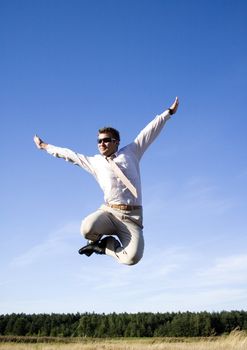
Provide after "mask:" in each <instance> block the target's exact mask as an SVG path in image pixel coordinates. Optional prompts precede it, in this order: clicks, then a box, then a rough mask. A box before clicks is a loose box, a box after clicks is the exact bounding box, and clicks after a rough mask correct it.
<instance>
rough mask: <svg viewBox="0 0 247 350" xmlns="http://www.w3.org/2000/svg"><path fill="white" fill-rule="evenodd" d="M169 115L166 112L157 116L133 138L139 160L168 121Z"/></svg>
mask: <svg viewBox="0 0 247 350" xmlns="http://www.w3.org/2000/svg"><path fill="white" fill-rule="evenodd" d="M170 117H171V116H170V113H169V111H168V110H166V111H165V112H163V113H162V114H160V115H157V116H156V117H155V118H154V119H153V120H152V121H151V122H150V123H149V124H148V125H147V126H146V127H145V128H144V129H142V131H141V132H140V133H139V134H138V136H137V137H136V138H135V141H134V143H135V144H136V147H137V152H138V155H139V158H141V157H142V155H143V153H144V152H145V151H146V149H147V148H148V147H149V146H150V145H151V143H152V142H153V141H154V140H155V139H156V137H157V136H158V135H159V133H160V132H161V130H162V128H163V126H164V125H165V123H166V121H167V120H168V119H170Z"/></svg>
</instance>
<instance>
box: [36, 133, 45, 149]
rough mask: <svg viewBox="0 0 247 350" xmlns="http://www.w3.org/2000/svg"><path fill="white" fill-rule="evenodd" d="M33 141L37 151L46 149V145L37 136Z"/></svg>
mask: <svg viewBox="0 0 247 350" xmlns="http://www.w3.org/2000/svg"><path fill="white" fill-rule="evenodd" d="M33 141H34V143H35V145H36V146H37V147H38V148H39V149H46V147H47V143H45V142H44V141H42V140H41V138H39V137H38V135H35V136H34V138H33Z"/></svg>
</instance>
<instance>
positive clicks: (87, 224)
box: [80, 218, 94, 238]
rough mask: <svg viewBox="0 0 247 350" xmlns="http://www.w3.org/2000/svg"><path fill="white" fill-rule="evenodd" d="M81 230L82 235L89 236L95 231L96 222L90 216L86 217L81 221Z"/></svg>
mask: <svg viewBox="0 0 247 350" xmlns="http://www.w3.org/2000/svg"><path fill="white" fill-rule="evenodd" d="M80 232H81V234H82V236H84V237H85V238H88V236H90V234H91V233H92V232H94V223H93V222H92V220H90V219H89V218H85V219H84V220H82V222H81V228H80Z"/></svg>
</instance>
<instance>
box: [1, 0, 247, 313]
mask: <svg viewBox="0 0 247 350" xmlns="http://www.w3.org/2000/svg"><path fill="white" fill-rule="evenodd" d="M246 38H247V2H246V1H245V0H207V1H206V0H188V1H184V0H114V1H113V0H66V1H65V0H49V1H48V0H42V1H41V0H36V1H32V0H22V1H19V0H0V50H1V55H0V62H1V65H0V77H1V78H0V90H1V103H0V115H1V139H0V143H1V147H0V150H1V151H0V152H1V201H0V206H1V208H0V210H1V220H0V234H1V246H0V247H1V253H0V261H1V264H0V313H11V312H24V313H40V312H42V313H43V312H47V313H51V312H65V313H66V312H85V311H88V312H93V311H95V312H105V313H108V312H113V311H115V312H125V311H126V312H139V311H153V312H156V311H159V312H165V311H184V310H190V311H201V310H207V311H213V310H215V311H218V310H219V311H220V310H223V309H224V310H232V309H238V310H240V309H246V306H247V252H246V246H247V235H246V233H247V215H246V213H247V204H246V198H247V186H246V184H247V163H246V150H247V137H246V127H247V122H246V111H245V110H246V106H245V105H246V101H247V86H246V85H247V84H246V82H247V79H246V78H247V64H246V63H247V40H246ZM175 96H179V98H180V109H179V111H178V113H177V114H176V115H175V116H174V118H172V120H170V121H169V122H168V123H167V124H166V126H165V128H164V130H163V131H162V134H161V135H160V136H159V138H158V139H157V140H156V142H155V143H154V144H153V145H152V146H151V147H150V149H149V150H148V152H147V153H146V155H145V157H144V158H143V160H142V163H141V170H142V184H143V197H144V215H145V216H144V225H145V230H144V234H145V242H146V247H145V255H144V258H143V260H142V261H141V262H140V263H139V264H138V265H136V266H132V267H129V266H123V265H119V264H118V263H117V262H115V261H114V260H113V259H111V258H110V257H106V256H92V257H91V258H87V257H83V256H80V255H79V254H78V253H77V250H78V249H79V248H80V247H81V246H82V245H83V244H84V243H85V242H84V240H83V238H82V237H81V236H80V233H79V227H80V222H81V220H82V219H83V217H85V216H86V215H87V214H89V213H90V212H92V211H94V210H95V209H96V208H98V206H99V205H100V204H101V203H102V201H103V196H102V193H101V190H100V189H99V187H98V185H97V183H96V182H95V180H94V179H93V178H91V177H90V175H89V174H88V173H86V172H84V171H83V170H82V169H80V168H78V167H75V166H73V165H71V164H68V163H66V162H64V161H63V160H60V159H55V158H53V157H51V156H49V155H48V154H46V153H45V152H41V151H38V150H37V149H36V148H35V145H34V144H33V141H32V139H33V135H34V134H35V133H37V134H38V135H39V136H40V137H42V138H43V139H44V140H45V141H47V142H48V143H52V144H55V145H58V146H64V147H69V148H71V149H73V150H76V151H78V152H80V153H83V154H86V155H92V154H95V153H96V152H97V147H96V135H97V130H98V128H99V127H102V126H105V125H112V126H114V127H116V128H117V129H119V130H120V131H121V136H122V137H121V140H122V141H121V142H122V145H125V144H127V143H128V142H130V141H132V140H133V138H134V137H135V136H136V135H137V133H138V132H139V131H140V130H141V129H142V128H143V127H144V126H145V125H146V124H147V123H148V122H149V121H150V120H151V119H152V118H154V116H155V115H156V114H159V113H161V112H162V111H163V110H164V109H166V108H167V107H169V105H170V104H171V103H172V102H173V100H174V98H175Z"/></svg>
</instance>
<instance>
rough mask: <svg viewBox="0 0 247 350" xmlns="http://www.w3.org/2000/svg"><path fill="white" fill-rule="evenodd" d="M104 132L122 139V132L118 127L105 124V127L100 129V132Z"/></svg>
mask: <svg viewBox="0 0 247 350" xmlns="http://www.w3.org/2000/svg"><path fill="white" fill-rule="evenodd" d="M103 133H110V134H111V135H112V137H113V138H114V139H116V140H118V141H120V134H119V131H118V130H117V129H114V128H112V127H110V126H105V127H104V128H101V129H99V134H103Z"/></svg>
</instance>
